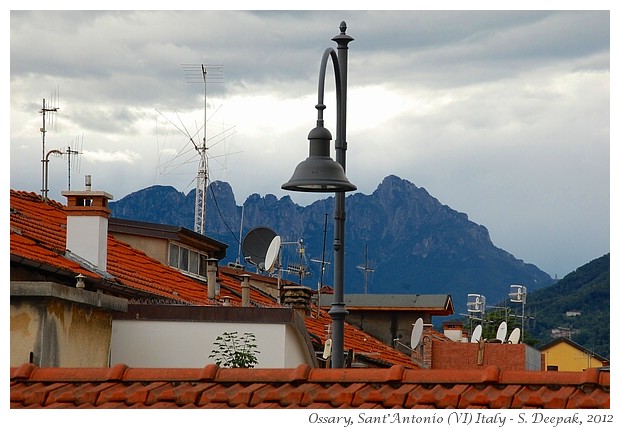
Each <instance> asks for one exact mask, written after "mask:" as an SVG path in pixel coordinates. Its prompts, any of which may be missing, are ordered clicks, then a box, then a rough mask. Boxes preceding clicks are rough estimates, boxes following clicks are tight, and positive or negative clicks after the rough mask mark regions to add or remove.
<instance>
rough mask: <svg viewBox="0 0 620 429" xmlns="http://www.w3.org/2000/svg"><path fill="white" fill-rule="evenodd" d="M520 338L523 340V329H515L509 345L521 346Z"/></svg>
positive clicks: (509, 339) (511, 334)
mask: <svg viewBox="0 0 620 429" xmlns="http://www.w3.org/2000/svg"><path fill="white" fill-rule="evenodd" d="M519 338H521V329H519V328H514V329H513V330H512V332H511V333H510V336H509V337H508V343H509V344H519Z"/></svg>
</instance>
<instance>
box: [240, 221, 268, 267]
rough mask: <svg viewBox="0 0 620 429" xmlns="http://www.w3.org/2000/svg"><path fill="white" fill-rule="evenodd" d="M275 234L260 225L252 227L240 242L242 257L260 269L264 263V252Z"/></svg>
mask: <svg viewBox="0 0 620 429" xmlns="http://www.w3.org/2000/svg"><path fill="white" fill-rule="evenodd" d="M275 236H276V233H275V232H274V231H273V230H272V229H271V228H266V227H262V226H259V227H256V228H252V229H251V230H250V231H249V232H248V233H247V234H246V235H245V237H244V238H243V241H242V242H241V248H242V249H243V256H244V258H245V259H246V260H248V262H249V263H251V264H252V265H256V266H257V267H259V268H261V269H262V267H263V266H264V264H265V254H266V253H267V249H268V248H269V244H270V243H271V241H272V240H273V238H274V237H275Z"/></svg>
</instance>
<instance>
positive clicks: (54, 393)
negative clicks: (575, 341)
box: [10, 365, 610, 409]
mask: <svg viewBox="0 0 620 429" xmlns="http://www.w3.org/2000/svg"><path fill="white" fill-rule="evenodd" d="M445 372H446V371H445V370H420V369H406V368H402V367H397V368H396V369H394V368H386V369H381V368H379V369H338V370H334V369H317V368H314V369H311V368H309V367H308V366H307V365H300V366H299V367H297V368H290V369H228V368H218V367H216V366H215V365H208V366H207V367H205V368H188V369H186V368H184V369H174V368H169V369H166V368H162V369H158V368H152V369H147V368H126V367H124V366H117V367H114V368H109V369H108V368H91V369H86V368H81V369H79V368H36V367H33V366H32V365H23V366H22V367H18V368H11V388H10V390H11V392H10V396H11V408H57V407H66V408H67V407H68V408H194V407H196V408H199V407H202V408H254V409H257V408H313V409H314V408H317V409H318V408H332V409H333V408H381V409H383V408H431V409H444V408H460V409H466V408H472V409H484V408H494V409H497V408H506V409H508V408H521V409H527V408H537V409H543V408H547V409H562V408H591V409H596V408H603V409H608V408H609V407H610V379H609V373H605V372H600V371H597V370H596V369H590V370H587V371H586V372H588V373H589V374H588V375H587V376H586V377H583V376H582V374H581V373H558V372H556V373H553V374H551V375H554V374H555V375H558V376H559V377H558V378H557V379H556V380H554V379H553V377H545V382H544V383H537V384H530V381H532V380H536V379H537V377H538V375H540V374H541V372H539V371H507V370H504V371H501V370H498V372H499V374H498V375H499V376H498V377H494V378H493V377H489V376H488V371H485V370H480V371H468V372H467V374H465V375H464V376H463V377H462V378H461V380H460V381H459V382H454V381H453V382H447V380H448V379H449V378H447V377H446V376H445ZM371 373H372V374H371ZM418 373H424V374H425V376H424V377H415V376H413V374H418ZM121 374H122V376H121ZM399 374H400V375H399ZM119 376H121V378H120V379H119ZM207 379H208V380H207ZM504 379H510V380H513V381H511V382H510V383H504V382H502V381H500V380H504ZM519 379H520V380H522V381H521V382H518V381H517V380H519ZM586 379H587V380H596V382H592V381H584V380H586ZM416 380H418V381H416ZM419 380H422V381H419ZM481 380H486V381H485V382H483V383H481ZM559 380H560V381H561V382H565V384H559Z"/></svg>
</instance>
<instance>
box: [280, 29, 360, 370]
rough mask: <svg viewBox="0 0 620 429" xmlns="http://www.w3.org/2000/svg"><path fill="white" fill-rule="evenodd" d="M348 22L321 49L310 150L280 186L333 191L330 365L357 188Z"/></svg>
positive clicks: (339, 344) (337, 363)
mask: <svg viewBox="0 0 620 429" xmlns="http://www.w3.org/2000/svg"><path fill="white" fill-rule="evenodd" d="M346 30H347V24H346V22H344V21H342V22H341V23H340V34H339V35H337V36H334V37H333V38H332V40H333V41H334V42H336V43H337V44H338V53H336V51H334V49H332V48H327V49H326V50H325V52H323V58H322V60H321V67H320V69H319V92H318V103H317V105H316V106H315V107H316V109H317V111H318V114H317V121H316V127H315V128H314V129H312V130H311V131H310V133H309V134H308V140H309V141H310V153H309V156H308V158H306V159H305V160H304V161H302V162H301V163H300V164H299V165H298V166H297V168H295V172H294V173H293V176H292V177H291V179H290V180H289V181H288V182H286V183H285V184H284V185H282V189H284V190H287V191H298V192H335V193H336V196H335V205H334V301H333V303H332V306H331V309H330V310H329V315H330V316H331V318H332V349H331V366H332V367H333V368H342V367H343V366H344V320H345V318H346V316H347V314H348V311H347V310H346V308H345V304H344V223H345V218H346V216H345V206H344V193H345V192H349V191H355V190H356V189H357V187H356V186H355V185H354V184H352V183H351V182H349V179H347V176H346V174H345V171H346V150H347V139H346V134H347V62H348V49H349V48H348V44H349V42H351V41H353V38H352V37H351V36H348V35H347V34H346ZM330 58H331V60H332V63H333V68H334V74H335V80H336V103H337V106H336V108H337V112H336V128H337V131H336V140H335V142H334V144H335V147H336V161H334V160H333V159H332V158H331V157H330V154H329V152H330V143H331V140H332V135H331V133H330V132H329V130H328V129H327V128H325V127H324V126H323V122H324V121H323V110H325V104H323V98H324V93H325V71H326V68H327V61H328V60H329V59H330Z"/></svg>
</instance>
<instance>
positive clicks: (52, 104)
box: [39, 88, 60, 200]
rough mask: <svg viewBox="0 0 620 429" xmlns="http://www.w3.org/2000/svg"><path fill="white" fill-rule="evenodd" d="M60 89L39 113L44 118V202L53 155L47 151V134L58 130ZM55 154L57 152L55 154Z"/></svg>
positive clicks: (42, 183)
mask: <svg viewBox="0 0 620 429" xmlns="http://www.w3.org/2000/svg"><path fill="white" fill-rule="evenodd" d="M59 105H60V89H59V88H56V89H55V90H54V92H52V94H51V96H50V98H49V99H47V100H46V99H45V98H44V99H43V105H42V107H41V110H39V113H41V117H42V126H41V128H40V131H41V147H42V155H41V197H42V198H43V199H44V200H47V172H48V167H47V164H48V163H49V159H48V158H49V155H51V154H52V153H49V154H48V153H47V152H46V151H45V134H46V133H47V131H48V128H52V129H56V113H57V112H58V110H59V109H60V107H59ZM54 153H55V152H54Z"/></svg>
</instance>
